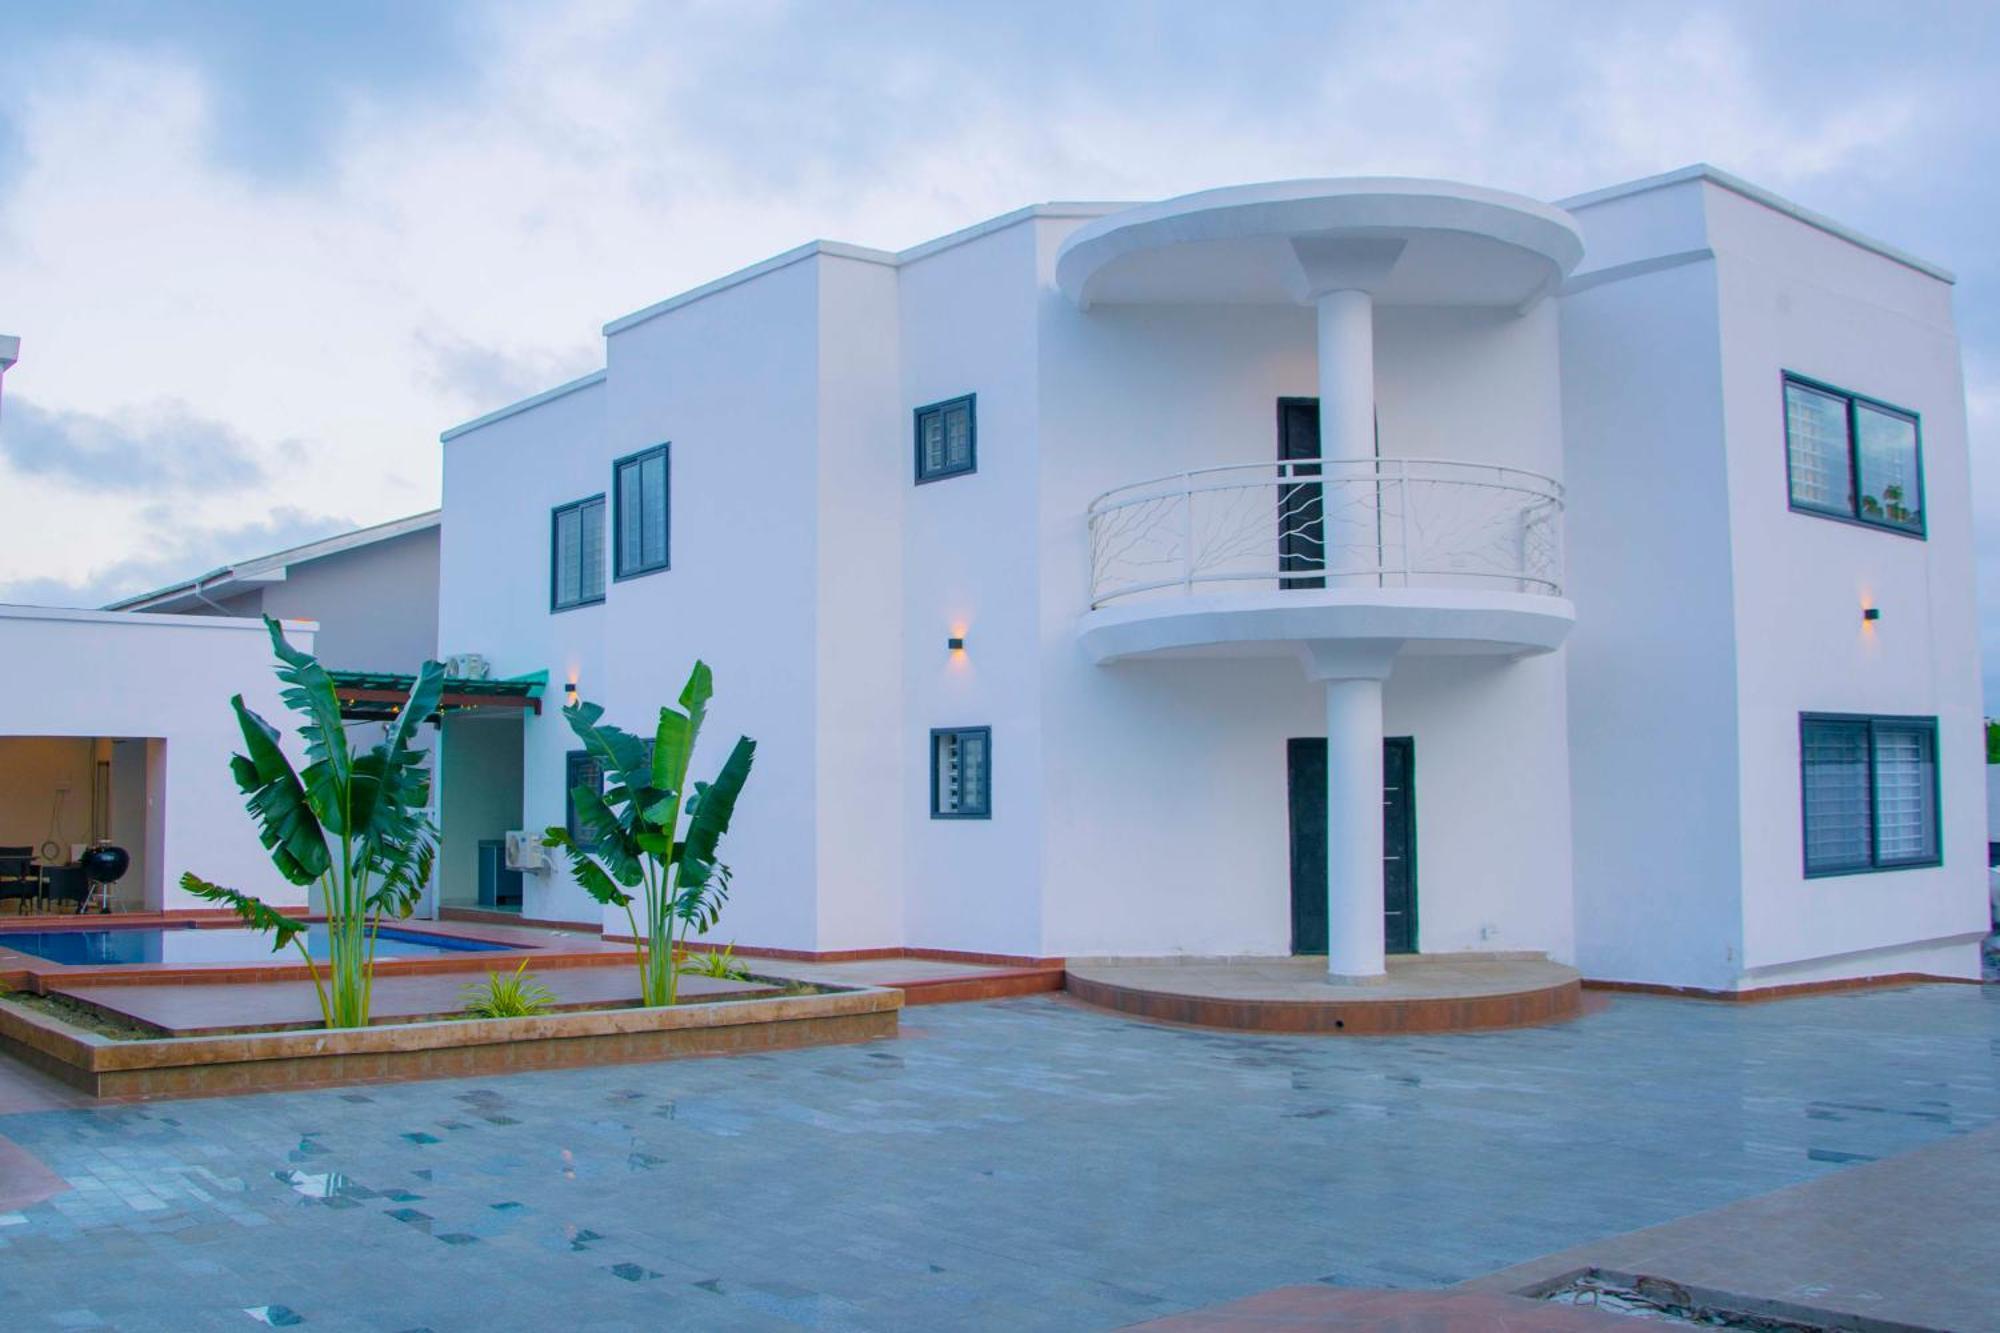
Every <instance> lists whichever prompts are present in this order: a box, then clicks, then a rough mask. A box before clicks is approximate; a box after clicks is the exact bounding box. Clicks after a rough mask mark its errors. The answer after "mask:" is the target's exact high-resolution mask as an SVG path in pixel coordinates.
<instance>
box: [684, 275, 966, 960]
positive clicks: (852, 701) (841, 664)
mask: <svg viewBox="0 0 2000 1333" xmlns="http://www.w3.org/2000/svg"><path fill="white" fill-rule="evenodd" d="M818 267H819V282H820V292H819V353H818V355H819V370H818V380H819V401H818V404H817V411H818V416H819V425H818V435H819V449H818V457H817V460H816V467H817V471H818V498H817V501H816V503H817V506H818V515H817V534H816V535H817V549H816V551H815V554H814V557H813V558H814V561H815V568H816V570H817V576H818V589H817V594H816V596H817V604H816V606H815V608H814V623H815V625H816V626H817V627H818V633H816V634H815V635H814V636H813V640H814V641H813V644H812V652H813V672H814V685H815V691H814V698H813V708H814V714H815V735H814V739H813V743H814V747H815V750H814V775H813V784H814V790H815V791H816V792H817V794H818V800H817V808H816V809H815V810H814V812H813V814H814V820H815V824H816V827H815V830H814V833H815V847H814V856H815V858H816V860H817V863H818V865H817V881H818V903H817V907H816V912H817V921H816V924H815V927H814V938H815V939H816V941H817V944H816V945H815V947H816V948H818V949H820V950H837V949H865V948H880V947H881V946H882V944H883V942H884V941H897V942H900V941H901V940H902V938H903V913H904V909H905V900H904V880H903V873H904V872H903V856H904V843H903V828H904V818H905V811H906V810H907V809H908V806H909V803H910V802H911V801H912V800H915V799H921V797H922V794H923V793H922V789H921V788H918V789H917V790H916V791H915V792H912V790H911V789H910V787H909V786H908V785H907V784H906V782H905V777H906V774H905V768H904V755H905V753H906V749H907V743H906V735H905V717H906V705H905V697H904V690H903V668H904V661H905V652H906V647H907V645H906V644H905V642H904V635H905V632H906V627H905V625H904V623H903V616H902V608H903V597H902V579H903V530H902V518H903V508H904V505H905V504H906V503H908V502H909V501H910V500H911V499H912V498H914V497H912V496H911V494H910V467H911V465H912V461H911V454H910V452H909V449H907V448H898V447H897V446H898V444H899V443H909V442H910V435H909V432H910V430H911V427H910V425H909V421H910V418H909V414H908V413H906V412H904V411H902V410H900V407H901V396H902V386H901V366H902V357H901V351H902V342H901V338H900V317H899V310H898V306H897V275H896V270H895V269H893V268H890V267H888V266H887V265H884V264H878V263H869V262H865V261H861V260H855V259H841V258H833V257H827V258H822V259H821V260H820V261H819V262H818ZM912 447H913V445H912ZM912 637H913V638H914V639H915V640H917V641H919V647H920V648H921V640H922V639H923V638H924V637H925V636H924V635H922V634H921V633H920V632H919V633H915V634H913V636H912ZM930 637H931V639H932V640H933V642H932V644H931V647H932V650H933V654H934V655H935V652H936V649H937V648H938V646H939V644H938V643H937V641H936V640H937V636H936V635H932V636H930ZM763 762H764V755H763V752H762V751H761V750H760V751H759V755H758V764H759V766H760V767H761V766H762V764H763ZM756 781H761V775H760V776H759V777H758V778H757V779H753V785H754V782H756ZM734 836H735V835H733V834H732V838H733V837H734ZM733 928H734V923H733V922H731V921H729V920H725V921H724V922H723V925H722V929H721V931H720V934H721V935H722V936H723V937H725V938H726V937H729V935H730V932H731V930H732V929H733ZM746 938H747V937H746Z"/></svg>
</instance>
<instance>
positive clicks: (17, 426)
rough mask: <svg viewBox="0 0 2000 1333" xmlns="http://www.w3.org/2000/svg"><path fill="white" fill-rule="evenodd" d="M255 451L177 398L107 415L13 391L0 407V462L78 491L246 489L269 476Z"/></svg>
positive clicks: (213, 491)
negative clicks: (51, 405)
mask: <svg viewBox="0 0 2000 1333" xmlns="http://www.w3.org/2000/svg"><path fill="white" fill-rule="evenodd" d="M259 454H260V451H259V450H258V449H257V447H256V446H255V445H254V444H252V443H251V442H250V441H249V440H247V439H246V438H244V436H243V434H242V432H240V431H238V430H236V429H235V428H234V427H232V426H230V425H228V424H227V423H226V422H222V421H217V420H214V419H212V418H208V417H203V416H200V415H198V414H196V413H195V411H194V410H193V409H192V408H190V407H189V406H188V405H187V404H186V403H181V402H172V401H168V402H163V403H157V404H155V405H153V406H152V407H149V408H146V409H144V410H140V411H128V412H121V413H119V414H118V415H117V416H115V417H101V416H95V415H93V414H91V413H88V412H70V411H61V410H56V411H50V410H48V409H45V408H43V407H41V406H39V405H38V404H36V403H34V402H32V401H29V400H27V399H24V398H22V397H20V396H19V395H18V394H15V395H9V396H8V398H7V399H6V402H5V404H4V406H0V460H4V461H5V462H6V463H7V464H8V465H9V466H10V467H11V468H12V469H13V470H14V471H15V472H18V473H20V474H22V475H24V476H29V477H47V478H51V479H54V480H58V481H61V482H64V483H67V484H69V485H71V486H74V487H77V488H78V489H82V490H86V491H92V492H100V491H141V492H146V493H150V494H158V493H160V492H162V491H194V490H198V491H203V492H206V493H208V494H217V493H228V492H232V491H242V490H248V489H251V488H253V487H256V486H260V485H262V484H263V483H264V482H266V481H268V480H269V479H270V473H269V471H268V469H267V468H266V467H265V465H264V463H263V460H262V459H261V458H260V456H259Z"/></svg>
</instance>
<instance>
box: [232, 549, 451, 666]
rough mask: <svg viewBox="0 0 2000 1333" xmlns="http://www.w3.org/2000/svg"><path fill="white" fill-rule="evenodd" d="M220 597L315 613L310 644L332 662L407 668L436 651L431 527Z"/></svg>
mask: <svg viewBox="0 0 2000 1333" xmlns="http://www.w3.org/2000/svg"><path fill="white" fill-rule="evenodd" d="M225 605H227V606H229V607H230V609H231V610H232V611H238V609H239V606H240V608H241V609H240V611H239V614H243V615H253V616H254V615H267V616H274V617H276V618H277V619H279V620H311V621H314V622H315V623H317V624H318V625H319V627H320V630H319V636H318V638H317V639H316V640H315V643H316V647H315V650H314V651H315V652H316V654H317V655H318V657H319V659H320V661H322V662H324V663H325V664H326V665H327V666H328V667H331V668H334V669H335V670H342V671H396V672H405V673H410V672H414V671H416V669H417V667H418V666H419V665H421V664H422V663H423V662H424V661H425V660H426V659H428V658H429V657H431V656H432V655H433V654H434V653H436V651H437V625H438V530H437V529H436V528H434V527H433V528H423V529H419V530H418V531H416V532H410V533H405V534H404V535H403V536H400V537H392V538H390V539H389V540H387V541H381V542H373V543H370V544H369V545H367V546H357V547H355V548H353V549H352V550H347V551H341V552H339V553H337V554H335V555H330V556H322V557H321V558H319V559H317V560H308V561H305V562H304V563H302V564H297V565H293V566H291V567H290V568H289V569H287V570H286V571H285V577H284V578H283V579H282V580H280V581H279V582H276V583H267V584H265V585H264V586H263V587H262V588H261V589H259V590H257V591H255V592H252V593H250V594H247V595H246V596H245V597H244V598H242V599H239V600H232V601H229V602H225Z"/></svg>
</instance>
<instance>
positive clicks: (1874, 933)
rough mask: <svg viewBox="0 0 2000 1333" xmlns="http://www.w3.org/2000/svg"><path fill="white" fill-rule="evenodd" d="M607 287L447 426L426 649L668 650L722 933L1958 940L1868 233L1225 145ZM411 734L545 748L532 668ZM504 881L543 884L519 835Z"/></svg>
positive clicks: (650, 679) (1963, 885)
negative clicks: (1303, 163) (626, 296)
mask: <svg viewBox="0 0 2000 1333" xmlns="http://www.w3.org/2000/svg"><path fill="white" fill-rule="evenodd" d="M605 334H606V352H605V368H604V369H603V370H601V371H599V372H597V373H595V374H592V375H589V376H586V377H584V378H583V379H580V380H577V381H574V382H572V383H570V384H567V385H563V386H560V387H558V388H556V389H553V390H551V391H549V392H547V393H544V394H541V395H538V396H537V397H535V398H531V399H529V400H527V401H525V402H523V403H519V404H516V405H514V406H512V407H509V408H505V409H503V410H501V411H498V412H495V413H492V414H490V415H489V416H486V417H483V418H480V419H479V420H477V421H474V422H471V423H468V424H467V425H465V426H461V427H458V428H456V429H454V430H452V431H449V432H447V433H446V435H445V437H444V438H445V451H444V454H445V461H444V509H443V513H444V521H443V524H442V528H441V547H440V556H439V578H440V584H439V600H438V645H437V646H438V650H439V652H440V654H443V655H451V654H462V653H476V654H480V655H483V656H484V657H486V658H488V659H489V660H490V661H491V662H492V664H493V670H494V672H495V674H496V675H501V676H518V675H525V674H528V673H532V672H535V671H542V670H546V671H548V672H549V673H550V680H551V682H552V683H551V686H550V690H549V693H550V695H551V697H552V698H553V697H555V696H556V695H557V694H558V693H559V692H560V687H561V685H562V684H563V683H571V684H574V685H575V687H576V690H577V692H578V693H579V694H580V695H581V697H583V698H586V699H590V700H593V701H596V702H598V703H601V704H603V705H604V706H605V708H606V709H607V712H608V714H609V717H610V720H612V721H614V722H617V723H620V724H621V725H624V726H626V727H628V728H631V729H634V730H642V731H645V730H650V726H651V717H652V715H653V712H654V710H655V709H656V708H657V707H658V706H659V705H660V704H662V703H666V702H669V701H671V700H672V698H673V697H674V695H675V693H676V692H677V691H678V688H679V685H680V682H681V681H682V679H683V678H684V677H685V674H686V672H687V669H688V667H689V665H690V664H691V663H692V662H693V660H694V659H695V658H697V657H701V658H704V659H706V660H707V661H708V662H709V663H710V664H711V665H712V666H713V668H714V669H715V674H716V681H717V696H716V700H715V702H714V705H713V706H712V709H711V713H710V723H709V732H708V737H707V741H706V744H705V745H704V751H705V752H704V753H703V754H702V755H699V756H697V762H696V770H697V771H703V770H705V769H708V768H712V767H713V766H714V765H715V764H717V763H719V762H720V759H721V756H722V754H723V753H724V752H725V750H726V746H727V744H728V742H729V741H731V740H733V738H734V735H735V734H736V733H737V732H738V731H741V732H744V733H747V734H750V735H752V736H755V737H756V738H757V739H758V742H759V750H758V757H757V769H756V772H755V774H754V776H753V778H752V780H751V783H750V787H749V789H748V791H747V792H746V795H745V799H744V801H743V802H742V804H741V805H740V807H739V809H738V816H737V823H736V826H735V829H734V831H733V832H732V834H731V835H730V838H729V840H728V843H727V845H726V848H725V856H726V858H727V859H728V860H729V861H730V862H731V863H732V865H733V866H734V868H735V871H736V879H735V886H736V887H735V896H734V899H733V901H732V902H731V903H730V905H729V907H728V909H727V911H726V912H725V915H724V918H723V922H722V925H721V927H720V928H719V930H718V932H717V938H719V939H721V940H724V941H729V940H733V941H736V942H739V943H741V944H743V945H745V946H759V947H765V948H782V949H789V950H798V951H803V952H809V953H814V954H828V953H841V952H845V951H850V950H863V949H884V948H890V949H893V948H904V949H927V950H946V951H955V952H962V953H968V954H991V955H1008V956H1032V957H1051V956H1068V957H1082V956H1099V955H1163V954H1192V955H1285V954H1291V953H1325V954H1326V955H1327V960H1328V971H1329V973H1331V974H1332V975H1333V976H1334V977H1335V978H1337V979H1340V980H1345V981H1354V982H1366V981H1367V980H1369V979H1371V978H1373V977H1377V976H1380V975H1381V974H1382V972H1383V969H1384V961H1385V955H1391V954H1394V953H1397V952H1422V953H1426V954H1437V953H1453V954H1457V953H1473V952H1495V953H1505V952H1513V951H1532V952H1542V953H1546V954H1548V955H1549V956H1550V957H1552V958H1555V959H1558V960H1560V961H1564V962H1574V963H1575V964H1576V965H1578V966H1579V967H1580V968H1581V969H1582V971H1583V972H1584V974H1585V975H1586V976H1590V977H1596V978H1601V979H1605V980H1613V981H1624V982H1632V983H1639V984H1649V985H1660V986H1675V987H1694V988H1700V989H1706V990H1725V991H1726V990H1737V989H1744V988H1754V987H1761V986H1766V985H1777V984H1788V983H1791V982H1794V981H1818V980H1827V979H1833V978H1840V977H1849V976H1868V975H1883V974H1892V973H1898V972H1925V973H1931V974H1942V975H1976V974H1977V967H1978V960H1977V940H1978V938H1979V936H1980V934H1981V933H1982V932H1983V928H1984V923H1985V890H1984V887H1983V884H1984V872H1983V865H1984V850H1983V849H1984V843H1985V835H1984V823H1985V821H1984V818H1983V814H1982V813H1981V812H1980V810H1979V808H1978V807H1977V805H1976V804H1975V802H1976V800H1977V799H1978V798H1977V797H1976V796H1975V795H1974V791H1975V788H1974V785H1973V781H1972V779H1973V777H1974V776H1975V775H1976V774H1979V773H1980V771H1981V770H1980V768H1979V766H1980V765H1981V764H1982V763H1983V741H1982V738H1981V732H1980V716H1981V715H1980V707H1979V702H1980V701H1979V687H1978V678H1979V673H1978V661H1977V643H1976V635H1975V627H1974V614H1973V589H1972V577H1973V575H1972V569H1973V561H1972V533H1971V517H1970V504H1969V500H1968V489H1967V480H1966V477H1967V468H1968V448H1967V443H1966V438H1965V423H1964V393H1963V387H1962V384H1961V382H1960V378H1959V356H1958V349H1957V343H1956V337H1955V333H1954V331H1953V327H1952V319H1951V311H1950V283H1949V278H1948V276H1946V275H1944V274H1942V273H1941V272H1940V271H1938V270H1936V269H1934V268H1931V267H1930V266H1928V265H1925V264H1923V263H1921V262H1920V261H1916V260H1913V259H1911V258H1909V257H1907V256H1903V255H1900V254H1898V253H1896V252H1894V251H1892V250H1889V249H1887V248H1886V247H1883V246H1881V245H1878V244H1876V243H1873V242H1870V241H1867V240H1865V239H1863V238H1859V237H1856V236H1853V235H1852V234H1850V233H1848V232H1846V231H1845V230H1844V229H1841V228H1839V227H1838V226H1836V225H1835V224H1832V223H1830V222H1827V221H1826V220H1824V219H1819V218H1814V217H1812V216H1810V215H1806V214H1804V213H1802V212H1801V211H1800V210H1797V209H1796V208H1793V207H1792V206H1790V205H1787V204H1784V203H1783V202H1782V201H1779V200H1775V199H1773V198H1771V197H1770V196H1768V195H1765V194H1763V193H1762V192H1761V191H1758V190H1756V189H1754V188H1753V187H1750V186H1748V185H1745V184H1744V183H1742V182H1739V181H1735V180H1734V179H1732V178H1729V177H1726V176H1724V175H1722V174H1721V173H1718V172H1714V171H1712V170H1709V169H1706V168H1698V169H1692V170H1690V171H1688V172H1683V173H1676V174H1675V175H1673V176H1670V177H1662V178H1658V179H1656V180H1653V181H1646V182H1639V183H1637V184H1635V185H1631V186H1626V187H1620V188H1618V189H1614V190H1611V191H1606V192H1603V193H1601V194H1597V195H1591V196H1585V197H1583V198H1581V199H1576V200H1571V201H1568V202H1567V203H1566V204H1564V205H1562V206H1555V205H1549V204H1545V203H1541V202H1538V201H1534V200H1529V199H1524V198H1520V197H1518V196H1511V195H1505V194H1501V193H1499V192H1495V191H1491V190H1485V189H1481V188H1478V187H1472V186H1463V185H1455V184H1449V183H1443V182H1428V181H1408V180H1346V181H1303V182H1283V183H1277V184H1270V185H1258V186H1245V187H1235V188H1231V189H1225V190H1218V191H1210V192H1206V193H1204V194H1199V195H1193V196H1187V197H1185V198H1182V199H1176V200H1169V201H1165V202H1163V203H1160V204H1151V205H1140V206H1124V205H1050V206H1042V207H1036V208H1031V209H1026V210H1023V211H1021V212H1018V213H1015V214H1010V215H1008V216H1006V217H1002V218H999V219H995V220H994V221H992V222H989V223H986V224H983V225H981V226H978V227H974V228H971V229H969V230H967V231H964V232H960V233H957V234H954V235H952V236H948V237H945V238H942V239H941V240H938V241H935V242H931V243H929V244H926V245H923V246H919V247H916V248H915V249H912V250H908V251H904V252H901V253H887V252H881V251H874V250H866V249H861V248H858V247H853V246H847V245H838V244H832V243H826V242H820V243H815V244H813V245H808V246H806V247H803V248H801V249H799V250H795V251H792V252H789V253H787V254H785V255H781V256H778V257H777V258H775V259H772V260H770V261H768V262H766V263H763V264H760V265H757V266H754V267H753V268H751V269H747V270H745V271H743V272H741V273H738V274H734V275H732V276H730V277H727V278H724V279H721V280H719V281H717V282H715V283H711V284H709V285H708V286H706V287H702V288H699V289H696V290H695V291H692V292H689V293H686V294H684V295H682V296H679V297H675V298H673V299H671V300H668V301H664V302H661V303H660V304H658V305H655V306H652V307H649V308H647V309H644V310H641V311H639V312H637V313H635V314H633V315H630V316H627V317H625V318H623V319H619V320H616V321H614V322H612V323H611V324H609V325H607V326H606V328H605ZM1870 611H1872V612H1874V613H1875V614H1874V615H1873V616H1868V615H1866V614H1865V613H1867V612H1870ZM443 747H444V748H443V755H444V758H443V763H442V768H443V793H442V802H443V810H444V814H445V830H446V838H447V841H448V842H449V841H450V840H451V839H452V838H453V837H454V836H455V835H454V831H453V816H454V812H455V811H460V812H470V813H462V814H461V828H464V827H468V826H469V825H472V824H476V825H477V826H478V827H477V832H478V836H479V837H481V838H482V839H484V838H490V837H492V836H494V835H496V834H497V833H500V832H504V830H505V829H507V828H529V829H535V828H541V827H544V826H547V825H550V824H557V823H561V822H563V820H564V819H565V818H566V817H567V809H566V805H567V801H566V792H567V791H568V789H569V787H570V786H571V785H572V784H573V782H574V781H577V780H585V781H588V780H591V779H592V777H593V776H594V775H592V774H591V773H590V771H589V768H588V765H581V766H580V765H579V761H578V759H577V757H576V756H575V753H574V752H575V751H576V750H577V746H576V743H575V741H574V739H573V737H572V736H571V735H570V733H569V730H568V728H567V726H566V724H565V723H564V722H563V720H562V718H561V717H560V716H559V714H558V710H557V709H555V708H553V707H551V708H549V709H547V710H545V711H544V712H543V713H541V714H540V715H534V714H516V715H513V716H508V717H504V718H502V717H467V718H463V719H460V718H448V719H446V723H445V733H444V742H443ZM458 836H463V834H461V835H458ZM521 910H522V912H523V915H524V916H526V917H529V918H534V919H543V920H559V921H560V920H572V921H576V920H582V921H591V922H596V921H598V920H600V919H601V918H600V913H599V910H598V908H597V906H596V904H594V903H592V902H591V901H590V900H589V899H588V897H587V896H585V895H584V894H583V893H582V892H581V890H580V889H578V888H577V887H576V886H575V885H574V884H572V883H570V882H569V880H568V878H567V876H566V875H565V873H564V872H563V871H562V870H561V869H560V868H559V867H557V868H551V869H550V870H549V871H547V872H545V873H537V874H531V875H528V876H526V877H524V882H523V890H522V904H521ZM607 924H610V923H608V922H607ZM617 924H622V918H621V920H620V922H619V923H617Z"/></svg>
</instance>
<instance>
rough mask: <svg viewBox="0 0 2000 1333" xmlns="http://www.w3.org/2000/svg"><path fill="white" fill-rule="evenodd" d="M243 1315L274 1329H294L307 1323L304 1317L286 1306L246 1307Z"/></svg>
mask: <svg viewBox="0 0 2000 1333" xmlns="http://www.w3.org/2000/svg"><path fill="white" fill-rule="evenodd" d="M243 1313H244V1314H247V1315H249V1316H250V1317H251V1318H252V1319H254V1320H256V1321H257V1322H258V1323H260V1324H269V1325H270V1326H271V1327H272V1328H292V1327H294V1326H296V1325H298V1324H303V1323H305V1322H306V1319H305V1316H304V1315H302V1314H299V1313H297V1312H296V1311H294V1310H292V1309H291V1308H290V1307H289V1306H284V1305H250V1306H245V1307H244V1310H243Z"/></svg>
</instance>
